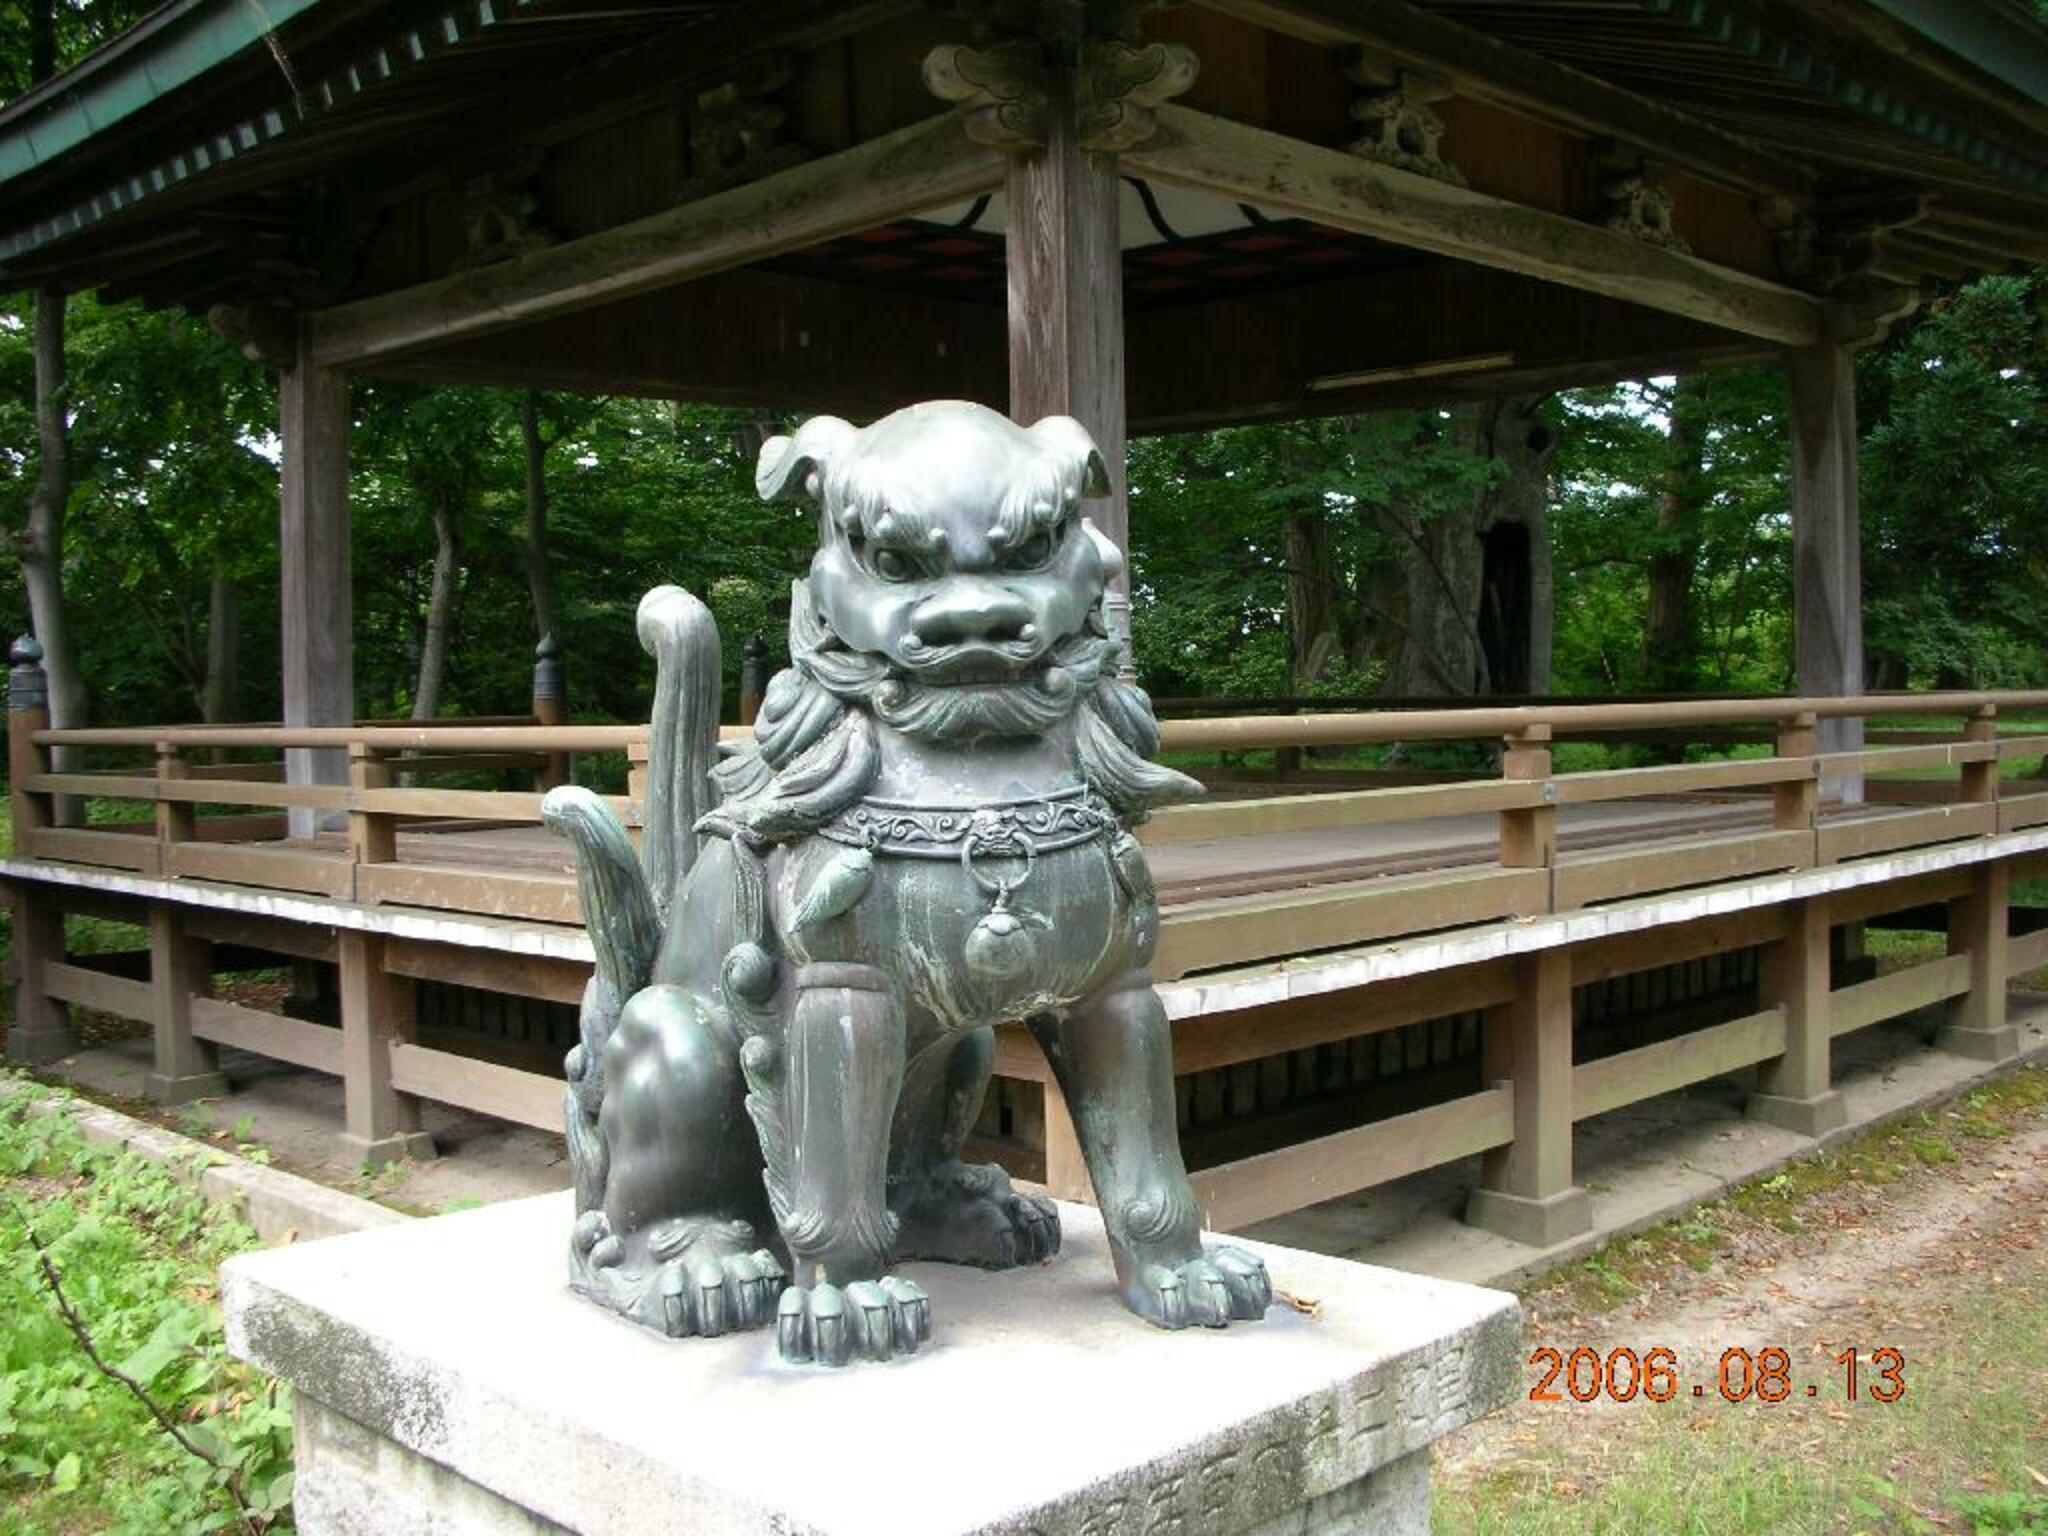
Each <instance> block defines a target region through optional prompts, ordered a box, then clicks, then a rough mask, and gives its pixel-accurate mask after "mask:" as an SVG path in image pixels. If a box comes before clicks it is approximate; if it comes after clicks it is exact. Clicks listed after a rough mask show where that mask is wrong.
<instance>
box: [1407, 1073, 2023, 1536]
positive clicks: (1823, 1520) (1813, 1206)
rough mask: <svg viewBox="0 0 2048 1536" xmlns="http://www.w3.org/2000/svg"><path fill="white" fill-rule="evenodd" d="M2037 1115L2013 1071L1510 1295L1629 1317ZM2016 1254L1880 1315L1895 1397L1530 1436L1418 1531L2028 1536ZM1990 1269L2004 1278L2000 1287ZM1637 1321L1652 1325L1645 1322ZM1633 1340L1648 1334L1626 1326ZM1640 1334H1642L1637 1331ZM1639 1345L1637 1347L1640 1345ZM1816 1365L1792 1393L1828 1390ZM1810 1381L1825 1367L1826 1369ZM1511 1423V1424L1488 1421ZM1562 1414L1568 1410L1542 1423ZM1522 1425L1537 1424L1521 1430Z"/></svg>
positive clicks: (1455, 1486) (1642, 1416)
mask: <svg viewBox="0 0 2048 1536" xmlns="http://www.w3.org/2000/svg"><path fill="white" fill-rule="evenodd" d="M2044 1123H2048V1067H2041V1066H2035V1067H2030V1068H2025V1069H2022V1070H2020V1071H2018V1072H2015V1073H2013V1074H2011V1075H2009V1076H2007V1077H2004V1078H2001V1079H2000V1080H1998V1081H1996V1082H1993V1083H1989V1084H1986V1085H1984V1086H1983V1087H1981V1088H1978V1089H1976V1090H1975V1091H1973V1092H1971V1093H1968V1094H1966V1095H1963V1096H1962V1097H1960V1098H1958V1099H1956V1100H1954V1101H1952V1102H1950V1103H1948V1104H1946V1105H1943V1106H1940V1107H1938V1108H1935V1109H1932V1110H1929V1111H1927V1112H1925V1113H1923V1114H1920V1115H1916V1116H1913V1117H1911V1118H1909V1119H1906V1120H1903V1121H1900V1122H1898V1123H1895V1124H1892V1125H1888V1126H1883V1127H1880V1128H1877V1129H1875V1130H1872V1131H1870V1132H1868V1133H1866V1134H1865V1135H1862V1136H1859V1137H1856V1138H1854V1139H1853V1140H1851V1141H1848V1142H1846V1143H1844V1144H1843V1145H1842V1146H1840V1147H1838V1148H1836V1149H1834V1150H1831V1151H1829V1152H1826V1153H1823V1154H1821V1155H1819V1156H1816V1157H1812V1158H1808V1159H1806V1160H1804V1161H1802V1162H1799V1163H1795V1164H1792V1165H1790V1166H1789V1167H1787V1168H1785V1169H1783V1170H1781V1171H1780V1172H1778V1173H1775V1174H1773V1175H1771V1176H1769V1177H1767V1178H1761V1179H1756V1180H1752V1181H1750V1182H1748V1183H1746V1184H1742V1185H1739V1186H1737V1187H1736V1188H1735V1189H1733V1190H1731V1191H1729V1193H1728V1194H1727V1195H1726V1196H1724V1197H1723V1198H1722V1199H1720V1200H1717V1201H1715V1202H1713V1203H1712V1204H1710V1205H1706V1206H1702V1207H1701V1208H1699V1209H1698V1210H1697V1211H1694V1212H1692V1213H1689V1214H1688V1215H1687V1216H1685V1217H1683V1218H1680V1219H1678V1220H1675V1221H1670V1222H1666V1223H1663V1224H1662V1225H1660V1226H1658V1227H1655V1228H1652V1229H1650V1230H1648V1231H1645V1232H1642V1233H1639V1234H1637V1235H1635V1236H1632V1237H1628V1238H1622V1239H1618V1240H1616V1241H1615V1242H1612V1243H1609V1244H1607V1245H1605V1246H1604V1247H1603V1248H1602V1249H1600V1250H1599V1251H1597V1252H1596V1253H1594V1254H1593V1255H1592V1256H1590V1257H1589V1258H1587V1259H1584V1260H1582V1261H1580V1262H1578V1263H1576V1264H1572V1265H1569V1266H1565V1267H1563V1268H1561V1269H1559V1270H1556V1271H1553V1272H1552V1273H1551V1274H1550V1275H1549V1276H1547V1277H1545V1278H1544V1279H1543V1280H1541V1281H1539V1282H1538V1283H1537V1285H1536V1286H1535V1287H1533V1288H1532V1292H1531V1297H1530V1299H1531V1303H1532V1306H1533V1307H1534V1308H1535V1309H1536V1311H1537V1312H1538V1313H1539V1314H1544V1313H1549V1314H1556V1315H1569V1316H1571V1317H1572V1318H1573V1326H1574V1327H1578V1328H1579V1329H1580V1332H1581V1333H1582V1335H1583V1334H1586V1333H1590V1332H1592V1329H1591V1328H1590V1327H1584V1326H1582V1325H1583V1324H1584V1320H1585V1319H1586V1318H1588V1317H1598V1316H1601V1315H1603V1314H1611V1313H1615V1312H1617V1311H1618V1310H1619V1309H1621V1308H1623V1307H1628V1306H1631V1305H1634V1304H1638V1303H1642V1302H1644V1301H1646V1300H1648V1299H1649V1298H1650V1296H1651V1295H1652V1293H1653V1292H1654V1291H1655V1290H1657V1289H1658V1288H1659V1287H1661V1286H1662V1285H1664V1284H1666V1283H1667V1282H1668V1281H1669V1280H1670V1279H1671V1277H1672V1276H1673V1275H1674V1274H1675V1273H1676V1272H1677V1271H1678V1270H1679V1269H1681V1268H1685V1269H1692V1270H1700V1271H1706V1270H1711V1269H1714V1268H1715V1267H1716V1266H1717V1265H1726V1264H1732V1263H1735V1262H1737V1261H1738V1259H1739V1256H1740V1254H1741V1253H1743V1252H1745V1251H1750V1250H1751V1249H1752V1247H1753V1244H1752V1243H1751V1242H1750V1241H1749V1239H1750V1237H1751V1235H1752V1234H1753V1233H1755V1232H1757V1231H1763V1232H1765V1233H1767V1234H1768V1233H1770V1232H1773V1231H1774V1232H1777V1233H1787V1232H1798V1231H1801V1230H1803V1229H1805V1228H1806V1227H1807V1226H1808V1225H1809V1224H1818V1223H1819V1221H1820V1219H1821V1217H1822V1215H1823V1213H1824V1212H1825V1211H1826V1209H1827V1207H1828V1203H1829V1200H1830V1197H1832V1196H1834V1195H1837V1194H1839V1193H1843V1192H1853V1191H1854V1190H1856V1189H1866V1190H1867V1189H1873V1188H1882V1187H1884V1186H1887V1185H1891V1184H1896V1183H1898V1182H1899V1181H1900V1180H1902V1179H1905V1178H1907V1177H1909V1176H1911V1175H1913V1174H1915V1173H1917V1172H1920V1171H1922V1170H1927V1169H1938V1168H1941V1167H1943V1166H1945V1165H1948V1164H1952V1163H1956V1162H1959V1161H1960V1160H1962V1159H1963V1158H1964V1157H1965V1156H1966V1154H1968V1153H1969V1152H1970V1150H1971V1149H1972V1144H1981V1143H1983V1142H1985V1141H1990V1140H1995V1139H2000V1138H2005V1137H2010V1136H2013V1135H2016V1134H2020V1133H2022V1132H2027V1131H2031V1130H2036V1129H2039V1128H2040V1127H2041V1126H2042V1125H2043V1124H2044ZM2038 1246H2039V1245H2038V1244H2036V1243H2031V1242H2029V1241H2027V1240H2024V1239H2017V1240H2016V1241H2015V1243H2014V1244H2013V1245H2008V1246H2000V1247H1992V1248H1990V1249H1988V1250H1987V1251H1986V1252H1985V1253H1984V1255H1983V1256H1982V1262H1981V1264H1979V1265H1977V1266H1976V1267H1974V1268H1972V1267H1970V1266H1969V1265H1965V1266H1963V1267H1962V1268H1961V1269H1960V1271H1959V1272H1958V1273H1955V1274H1953V1275H1948V1276H1945V1277H1944V1278H1943V1280H1942V1282H1941V1283H1940V1284H1938V1285H1936V1286H1934V1287H1932V1289H1933V1290H1934V1292H1935V1293H1936V1294H1935V1296H1934V1297H1933V1298H1932V1304H1931V1305H1930V1306H1927V1307H1920V1308H1918V1309H1916V1310H1914V1311H1911V1312H1908V1311H1905V1310H1903V1309H1902V1310H1900V1311H1899V1312H1898V1313H1897V1315H1896V1319H1895V1323H1894V1324H1893V1325H1888V1326H1887V1327H1886V1329H1885V1333H1886V1337H1884V1338H1881V1339H1880V1338H1875V1337H1873V1338H1869V1339H1862V1340H1854V1341H1851V1340H1841V1341H1838V1342H1837V1343H1835V1344H1831V1345H1829V1346H1827V1347H1828V1348H1829V1349H1834V1348H1839V1347H1842V1345H1844V1344H1847V1343H1850V1342H1854V1343H1857V1344H1859V1345H1860V1346H1861V1347H1862V1348H1863V1349H1865V1350H1866V1351H1867V1350H1869V1349H1872V1348H1875V1347H1878V1346H1880V1345H1895V1346H1897V1347H1899V1348H1901V1349H1903V1350H1904V1352H1905V1354H1906V1357H1907V1361H1908V1366H1907V1380H1908V1390H1907V1392H1906V1395H1905V1396H1904V1397H1903V1398H1902V1399H1901V1400H1900V1401H1898V1402H1896V1403H1892V1404H1888V1405H1885V1404H1877V1403H1872V1402H1868V1401H1865V1402H1860V1403H1857V1404H1854V1405H1848V1404H1845V1403H1843V1402H1841V1401H1840V1397H1839V1387H1838V1386H1837V1389H1836V1394H1835V1395H1834V1396H1832V1397H1830V1395H1829V1393H1828V1390H1827V1389H1826V1387H1825V1386H1824V1388H1823V1395H1822V1397H1821V1399H1820V1400H1818V1401H1815V1402H1811V1403H1809V1402H1806V1401H1802V1400H1800V1398H1799V1397H1798V1396H1795V1398H1794V1400H1793V1401H1792V1402H1789V1403H1786V1404H1783V1405H1766V1404H1761V1403H1750V1404H1744V1405H1738V1406H1730V1405H1723V1404H1719V1403H1718V1402H1716V1401H1714V1399H1713V1397H1712V1395H1711V1393H1710V1396H1709V1399H1708V1400H1707V1405H1706V1406H1702V1405H1700V1404H1697V1403H1694V1402H1693V1401H1690V1400H1689V1399H1688V1397H1687V1395H1685V1394H1681V1395H1680V1398H1679V1400H1678V1401H1676V1402H1673V1403H1669V1404H1661V1405H1651V1404H1642V1405H1641V1406H1640V1409H1639V1411H1638V1410H1634V1409H1632V1410H1628V1414H1629V1417H1628V1418H1627V1420H1626V1421H1623V1420H1621V1419H1619V1418H1617V1419H1616V1420H1615V1421H1614V1422H1613V1424H1612V1428H1611V1429H1608V1428H1605V1427H1603V1428H1602V1429H1601V1430H1600V1431H1599V1432H1598V1433H1597V1435H1596V1436H1595V1437H1594V1438H1593V1439H1592V1441H1591V1445H1590V1448H1589V1447H1588V1446H1587V1445H1586V1444H1585V1443H1583V1439H1580V1440H1579V1441H1578V1442H1577V1443H1564V1441H1563V1437H1562V1436H1558V1437H1550V1438H1549V1443H1539V1445H1538V1446H1537V1448H1536V1450H1535V1453H1534V1454H1533V1455H1529V1456H1526V1457H1523V1458H1522V1459H1521V1460H1520V1461H1518V1462H1517V1463H1516V1464H1514V1465H1512V1466H1510V1467H1506V1468H1503V1469H1500V1470H1496V1471H1492V1472H1489V1473H1486V1474H1484V1475H1482V1476H1479V1477H1477V1478H1475V1479H1473V1480H1470V1481H1466V1482H1462V1483H1461V1482H1458V1481H1456V1480H1451V1481H1448V1482H1440V1483H1439V1488H1438V1497H1437V1504H1436V1511H1435V1520H1434V1524H1435V1529H1436V1531H1437V1532H1438V1533H1439V1536H1566V1533H1570V1536H1581V1533H1590V1536H1609V1533H1611V1536H1622V1533H1627V1536H1695V1533H1697V1536H1739V1533H1771V1536H1779V1533H1818V1532H1844V1533H1852V1536H1853V1533H1868V1536H1880V1533H1884V1536H1934V1533H1938V1532H1939V1533H1948V1532H1970V1533H1973V1536H1975V1533H1985V1536H1992V1533H2013V1536H2048V1283H2044V1282H2048V1266H2044V1264H2043V1261H2042V1258H2041V1256H2040V1254H2039V1253H2038V1252H2037V1251H2036V1249H2037V1248H2038ZM2008 1268H2011V1269H2017V1270H2020V1271H2022V1273H2020V1274H2019V1275H2018V1276H2017V1279H2018V1282H2019V1283H2013V1278H2014V1277H2012V1276H2009V1275H2008V1274H2007V1273H2006V1270H2007V1269H2008ZM1651 1315H1652V1316H1654V1314H1651ZM1644 1326H1645V1327H1646V1328H1648V1329H1649V1330H1650V1331H1654V1323H1646V1324H1645V1325H1644ZM1646 1339H1647V1335H1646ZM1644 1347H1647V1343H1646V1344H1645V1346H1644ZM1839 1371H1840V1368H1839V1367H1838V1366H1833V1365H1831V1364H1830V1363H1829V1362H1828V1361H1827V1360H1826V1359H1825V1358H1821V1357H1816V1358H1810V1359H1803V1360H1795V1378H1794V1379H1795V1380H1796V1381H1799V1382H1802V1383H1803V1382H1809V1381H1812V1382H1820V1383H1828V1382H1830V1381H1831V1380H1833V1381H1835V1382H1837V1383H1838V1382H1839ZM1831 1373H1832V1375H1831ZM1510 1411H1511V1412H1513V1411H1515V1410H1512V1409H1511V1410H1510ZM1539 1411H1561V1412H1572V1411H1574V1410H1573V1409H1572V1408H1571V1407H1565V1408H1563V1409H1561V1410H1549V1409H1544V1410H1539ZM1538 1422H1539V1423H1540V1421H1538Z"/></svg>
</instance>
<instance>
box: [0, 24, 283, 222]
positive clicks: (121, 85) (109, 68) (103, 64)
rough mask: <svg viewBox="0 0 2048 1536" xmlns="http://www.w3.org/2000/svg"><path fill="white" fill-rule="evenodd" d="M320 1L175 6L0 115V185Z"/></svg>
mask: <svg viewBox="0 0 2048 1536" xmlns="http://www.w3.org/2000/svg"><path fill="white" fill-rule="evenodd" d="M319 3H320V0H175V3H173V4H171V5H167V6H165V7H164V8H163V9H162V10H160V11H157V12H155V13H153V14H152V15H150V16H149V17H147V18H145V19H144V20H143V21H141V22H140V23H138V24H137V25H135V26H134V27H131V28H130V29H129V30H128V31H127V32H125V33H123V34H122V35H121V36H120V37H118V38H116V39H115V40H114V41H113V42H112V43H109V44H108V45H107V46H106V47H104V48H102V49H100V50H98V51H97V52H95V53H93V54H91V55H89V56H88V57H86V58H85V59H83V60H81V61H80V62H79V63H78V64H76V65H75V66H73V67H72V68H71V69H68V70H66V71H65V72H64V73H63V74H61V75H57V76H55V77H54V78H52V79H50V80H46V81H44V82H43V83H42V84H41V85H39V86H37V87H36V88H35V89H34V90H32V91H29V92H27V93H25V94H24V95H22V96H20V97H18V98H17V99H15V100H14V101H11V102H9V103H8V104H7V106H6V107H5V108H4V109H0V182H6V181H10V180H12V179H13V178H15V177H17V176H20V175H23V174H24V173H26V172H28V171H32V170H34V169H35V168H36V167H38V166H41V165H46V164H48V163H49V162H50V161H52V160H54V159H56V158H57V157H58V156H59V155H62V154H63V153H64V152H65V151H67V150H71V149H75V148H77V147H78V146H79V145H81V144H83V143H85V142H86V140H88V139H90V138H91V137H92V136H93V135H94V134H97V133H102V132H104V131H105V130H106V129H108V128H111V127H112V126H113V125H114V124H116V123H118V122H120V121H122V120H123V119H124V118H127V117H130V116H132V115H133V114H134V113H136V112H138V111H140V110H141V109H142V108H144V107H146V106H148V105H149V104H150V103H151V102H153V101H155V100H156V99H157V98H158V97H160V96H163V95H166V94H167V93H169V92H171V91H174V90H176V89H178V88H179V87H180V86H183V85H189V84H191V83H192V82H193V81H194V80H197V79H198V78H199V77H200V76H201V75H203V74H205V73H206V72H207V71H208V70H210V69H212V68H213V67H214V66H215V65H217V64H222V63H225V62H226V61H227V60H229V59H232V58H234V57H235V56H237V55H238V54H241V53H244V52H246V51H247V50H249V49H251V48H256V47H261V46H263V43H264V39H265V38H266V37H267V36H269V35H270V34H271V33H273V32H275V31H276V30H277V29H278V28H279V27H281V26H283V25H284V24H285V23H286V22H288V21H290V20H291V19H292V18H293V17H294V16H297V15H300V14H301V13H303V12H305V11H309V10H311V9H312V8H313V7H314V6H315V5H318V4H319Z"/></svg>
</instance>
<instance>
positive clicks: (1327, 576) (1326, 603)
mask: <svg viewBox="0 0 2048 1536" xmlns="http://www.w3.org/2000/svg"><path fill="white" fill-rule="evenodd" d="M1283 533H1284V536H1285V539H1286V558H1287V660H1288V678H1289V681H1290V683H1291V684H1292V686H1293V688H1294V691H1295V692H1297V693H1299V692H1301V691H1302V690H1303V689H1304V688H1306V687H1307V685H1308V684H1310V683H1313V682H1315V681H1316V680H1317V679H1318V678H1320V677H1321V676H1322V675H1323V672H1324V670H1325V669H1326V668H1327V667H1328V666H1329V664H1330V660H1331V658H1332V657H1333V656H1335V655H1336V654H1337V648H1338V640H1339V636H1338V633H1337V589H1336V580H1335V574H1334V572H1332V570H1331V568H1330V530H1329V525H1328V524H1326V523H1325V522H1324V521H1323V519H1322V517H1321V516H1320V515H1318V514H1316V513H1313V512H1310V513H1306V514H1303V513H1296V514H1295V515H1294V516H1292V517H1289V518H1288V519H1287V523H1286V526H1285V528H1284V530H1283Z"/></svg>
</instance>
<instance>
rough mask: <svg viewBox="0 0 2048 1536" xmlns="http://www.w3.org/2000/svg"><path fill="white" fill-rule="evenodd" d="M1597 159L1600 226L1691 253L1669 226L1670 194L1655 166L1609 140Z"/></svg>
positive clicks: (1670, 222)
mask: <svg viewBox="0 0 2048 1536" xmlns="http://www.w3.org/2000/svg"><path fill="white" fill-rule="evenodd" d="M1598 159H1599V162H1600V167H1601V174H1600V203H1601V213H1600V222H1601V224H1602V225H1603V226H1605V227H1606V228H1608V229H1611V230H1613V231H1615V232H1616V233H1617V234H1623V235H1627V236H1628V237H1629V238H1630V239H1631V240H1640V241H1642V242H1643V243H1644V244H1645V245H1657V246H1662V247H1663V248H1664V249H1665V250H1667V251H1681V252H1690V251H1691V250H1692V247H1691V246H1689V245H1687V244H1686V243H1685V239H1684V237H1683V236H1681V235H1680V234H1679V233H1678V230H1677V228H1676V227H1675V226H1674V225H1673V223H1672V202H1671V193H1670V191H1669V190H1668V189H1667V188H1666V187H1665V186H1664V184H1663V175H1662V172H1661V169H1660V168H1659V167H1658V166H1656V165H1654V164H1652V163H1651V162H1650V161H1649V160H1646V159H1644V158H1643V156H1641V155H1640V154H1638V153H1636V152H1635V151H1634V150H1632V149H1629V148H1628V147H1626V146H1625V145H1619V144H1615V143H1613V142H1611V141H1609V142H1606V143H1603V144H1602V145H1601V146H1600V148H1599V150H1598Z"/></svg>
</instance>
